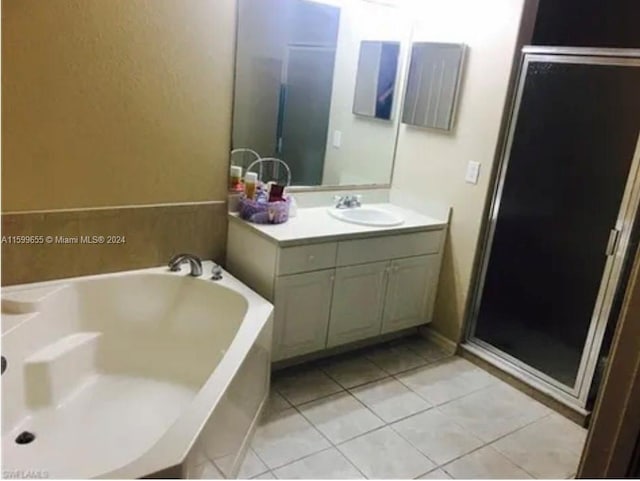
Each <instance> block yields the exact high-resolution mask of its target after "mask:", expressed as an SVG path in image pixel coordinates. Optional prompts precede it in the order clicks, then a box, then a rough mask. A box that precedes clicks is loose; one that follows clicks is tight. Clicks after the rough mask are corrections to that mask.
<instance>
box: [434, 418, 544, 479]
mask: <svg viewBox="0 0 640 481" xmlns="http://www.w3.org/2000/svg"><path fill="white" fill-rule="evenodd" d="M551 414H552V413H549V414H546V415H544V416H542V417H540V418H537V419H535V420H533V421H531V422H528V423H527V424H525V425H523V426H520V427H519V428H517V429H514V430H513V431H510V432H508V433H505V434H503V435H501V436H498V437H497V438H495V439H493V440H491V441H487V442H485V441H484V440H482V439H481V441H483V442H484V444H483V445H482V446H478V447H477V448H475V449H472V450H471V451H469V452H468V453H466V454H462V455H460V456H458V457H456V458H454V459H452V460H451V461H447V462H446V463H444V464H441V465H439V466H438V468H441V469H442V470H443V471H444V472H445V473H447V474H449V475H451V474H450V473H449V471H447V470H446V469H445V466H448V465H449V464H451V463H454V462H455V461H458V460H459V459H461V458H464V457H465V456H468V455H470V454H473V453H475V452H476V451H479V450H481V449H482V448H486V447H487V446H488V447H491V448H492V449H493V450H494V451H496V452H497V453H498V454H500V455H501V456H503V457H505V458H506V459H507V460H508V461H509V462H510V463H512V464H513V465H514V466H516V467H518V468H520V469H522V470H523V471H524V472H525V473H527V474H528V475H529V476H531V477H532V478H535V476H533V475H532V474H531V473H530V472H529V471H527V470H526V469H524V468H523V467H522V466H520V465H518V464H517V463H515V462H514V461H512V460H511V459H510V458H508V457H507V456H505V455H504V454H502V453H501V452H500V451H498V450H497V449H496V448H494V447H492V446H491V445H492V444H493V443H495V442H497V441H500V440H501V439H503V438H506V437H507V436H509V435H511V434H513V433H515V432H517V431H520V430H521V429H524V428H526V427H528V426H531V425H532V424H534V423H536V422H538V421H540V420H541V419H544V418H546V417H547V416H550V415H551ZM425 474H427V473H425Z"/></svg>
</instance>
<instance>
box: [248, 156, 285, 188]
mask: <svg viewBox="0 0 640 481" xmlns="http://www.w3.org/2000/svg"><path fill="white" fill-rule="evenodd" d="M263 162H275V163H278V164H282V165H284V168H285V170H286V171H287V187H289V186H290V185H291V169H290V168H289V166H288V165H287V163H286V162H285V161H284V160H282V159H278V158H276V157H264V158H262V159H258V160H255V161H253V162H252V163H251V164H250V165H249V167H247V172H249V171H250V170H251V168H252V167H254V166H255V165H259V164H262V163H263ZM259 177H260V180H261V181H262V165H260V174H259Z"/></svg>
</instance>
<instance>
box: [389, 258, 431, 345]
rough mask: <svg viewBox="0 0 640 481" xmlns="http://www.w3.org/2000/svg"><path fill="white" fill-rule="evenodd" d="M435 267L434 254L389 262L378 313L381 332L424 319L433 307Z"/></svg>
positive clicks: (417, 323) (412, 324)
mask: <svg viewBox="0 0 640 481" xmlns="http://www.w3.org/2000/svg"><path fill="white" fill-rule="evenodd" d="M439 270H440V269H439V259H438V257H437V256H436V255H427V256H417V257H409V258H407V259H399V260H395V261H392V262H391V265H390V266H389V272H388V277H387V279H388V280H387V291H386V296H385V302H384V314H383V316H382V329H381V333H382V334H386V333H387V332H393V331H397V330H399V329H405V328H407V327H412V326H415V325H419V324H422V323H423V322H424V319H425V316H426V315H427V313H430V312H431V311H432V309H433V303H434V301H435V295H436V286H437V284H438V274H439Z"/></svg>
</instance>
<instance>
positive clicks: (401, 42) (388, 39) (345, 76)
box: [232, 0, 411, 187]
mask: <svg viewBox="0 0 640 481" xmlns="http://www.w3.org/2000/svg"><path fill="white" fill-rule="evenodd" d="M410 31H411V26H410V22H409V19H408V18H407V16H406V15H405V14H404V13H403V11H402V10H401V9H399V8H396V7H394V6H393V5H390V4H389V3H388V2H387V3H378V2H375V1H371V0H323V1H321V0H240V1H239V17H238V41H237V54H236V55H237V57H236V81H235V99H234V119H233V138H232V147H233V149H251V150H253V151H256V152H258V153H259V154H260V155H261V156H262V157H278V158H280V159H282V160H284V161H285V162H286V163H287V164H288V165H289V167H290V169H291V173H292V185H294V186H309V187H317V186H345V185H388V184H389V183H390V179H391V171H392V168H393V159H394V154H395V145H396V136H397V132H398V123H399V121H400V118H401V113H400V107H401V104H402V89H403V85H402V83H403V82H404V78H403V77H404V75H403V74H402V70H403V64H404V63H405V59H404V57H405V56H406V55H405V53H406V52H408V50H409V41H410ZM246 152H247V151H240V152H239V153H237V154H234V157H233V158H232V162H233V163H234V164H237V165H242V166H244V167H246V166H247V164H248V163H249V162H250V161H251V160H253V157H252V156H251V155H250V153H249V154H247V153H246Z"/></svg>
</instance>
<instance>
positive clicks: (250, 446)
mask: <svg viewBox="0 0 640 481" xmlns="http://www.w3.org/2000/svg"><path fill="white" fill-rule="evenodd" d="M287 409H288V408H287ZM251 441H253V439H252V440H251ZM249 449H250V450H251V451H253V454H255V455H256V458H258V459H259V460H260V462H261V463H262V464H264V465H265V466H266V467H267V471H264V472H263V473H260V474H256V476H260V475H261V474H264V473H266V472H268V471H271V468H270V467H269V465H268V464H267V463H265V461H264V459H262V458H261V457H260V455H259V454H258V451H256V450H255V449H253V446H252V445H251V443H250V444H249ZM244 457H245V459H246V457H247V455H246V454H245V455H244ZM242 462H243V463H244V459H243V460H242ZM240 467H242V464H241V465H240ZM254 477H255V476H254Z"/></svg>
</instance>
